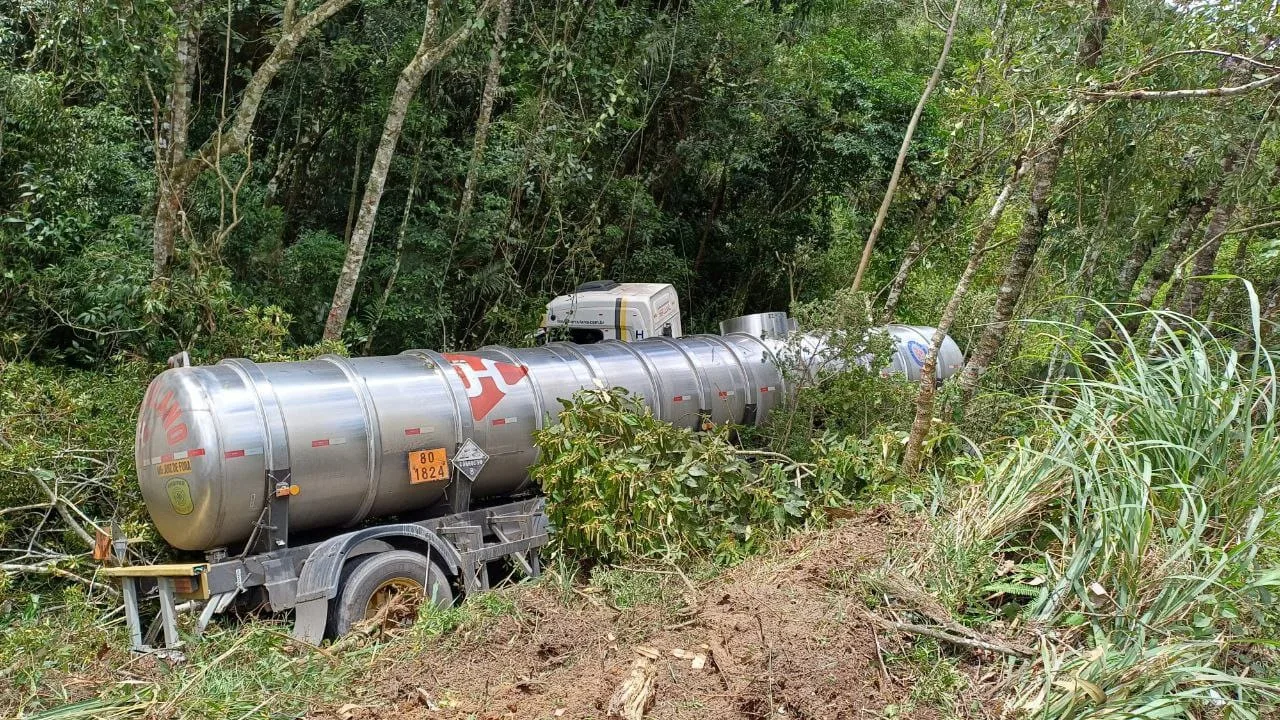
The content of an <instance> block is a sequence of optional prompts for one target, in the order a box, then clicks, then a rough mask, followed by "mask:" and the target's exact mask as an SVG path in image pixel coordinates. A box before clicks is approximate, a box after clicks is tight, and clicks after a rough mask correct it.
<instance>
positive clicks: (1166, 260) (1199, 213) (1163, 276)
mask: <svg viewBox="0 0 1280 720" xmlns="http://www.w3.org/2000/svg"><path fill="white" fill-rule="evenodd" d="M1220 182H1221V181H1219V184H1215V186H1214V188H1213V189H1212V190H1210V192H1209V193H1208V194H1206V195H1205V197H1202V198H1200V199H1199V200H1196V201H1195V202H1193V203H1191V204H1190V205H1189V206H1188V207H1187V214H1186V215H1185V216H1183V218H1182V222H1181V223H1179V224H1178V229H1177V230H1175V231H1174V233H1173V235H1172V236H1171V237H1170V238H1169V244H1168V246H1167V247H1165V250H1164V255H1163V256H1161V258H1160V262H1159V264H1157V265H1156V266H1155V267H1154V268H1152V269H1151V275H1150V276H1149V277H1148V278H1147V282H1146V284H1145V285H1143V286H1142V291H1141V292H1139V293H1138V297H1136V298H1134V300H1133V304H1134V305H1136V306H1137V307H1136V308H1134V309H1133V312H1131V313H1128V315H1127V316H1126V317H1125V318H1124V320H1123V321H1122V322H1121V327H1122V328H1124V332H1125V336H1126V338H1127V337H1129V336H1132V335H1133V334H1134V333H1135V332H1137V330H1138V327H1139V326H1141V325H1142V318H1143V316H1142V314H1141V311H1142V310H1147V309H1150V308H1151V303H1153V302H1154V301H1155V299H1156V295H1158V294H1160V289H1161V288H1162V287H1164V284H1165V283H1166V282H1168V281H1169V278H1170V277H1172V276H1173V269H1174V268H1175V267H1177V266H1178V263H1179V262H1181V260H1182V255H1183V253H1185V252H1186V250H1187V245H1188V244H1189V243H1190V241H1191V236H1192V235H1194V234H1195V232H1196V228H1198V227H1200V223H1201V222H1202V221H1203V220H1204V216H1205V215H1206V214H1208V212H1209V207H1210V206H1211V205H1213V202H1214V198H1215V197H1217V190H1218V187H1220Z"/></svg>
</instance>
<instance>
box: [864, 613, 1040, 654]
mask: <svg viewBox="0 0 1280 720" xmlns="http://www.w3.org/2000/svg"><path fill="white" fill-rule="evenodd" d="M867 617H869V618H870V619H871V621H872V622H874V623H876V624H878V625H880V627H882V628H884V629H886V630H896V631H897V632H904V633H911V634H913V635H923V636H925V637H930V638H933V639H934V640H939V641H941V642H945V643H951V644H952V645H961V646H963V647H967V648H973V649H975V650H986V651H987V652H993V653H1000V654H1001V655H1009V656H1011V657H1018V658H1027V657H1034V656H1035V653H1034V652H1032V651H1031V650H1029V649H1027V648H1018V647H1011V646H1009V645H1001V644H999V643H995V642H989V641H987V640H978V639H976V638H969V637H961V636H959V635H953V634H951V633H949V632H946V631H945V630H939V629H937V628H931V627H925V626H924V625H912V624H911V623H903V622H894V621H893V620H885V619H884V618H882V617H880V616H879V615H876V614H875V613H867Z"/></svg>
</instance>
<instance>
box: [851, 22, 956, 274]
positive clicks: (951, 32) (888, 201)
mask: <svg viewBox="0 0 1280 720" xmlns="http://www.w3.org/2000/svg"><path fill="white" fill-rule="evenodd" d="M962 2H964V0H956V4H955V7H953V8H952V9H951V24H950V25H949V26H948V27H947V36H946V39H944V40H943V41H942V52H941V53H940V54H939V55H938V64H937V65H935V66H934V67H933V74H932V75H930V76H929V82H927V83H926V84H925V86H924V91H923V92H921V93H920V99H919V100H918V101H917V102H916V109H915V110H914V111H913V112H912V113H911V121H910V122H908V123H907V132H906V133H905V134H904V135H903V136H902V146H901V147H899V148H898V159H897V160H896V161H894V163H893V174H891V175H890V176H889V187H887V188H885V191H884V199H883V200H882V201H880V209H879V210H878V211H877V212H876V219H875V222H873V223H872V224H871V234H870V235H868V236H867V242H866V244H865V245H863V246H862V258H861V259H859V260H858V270H857V272H856V273H855V274H854V276H853V291H854V292H857V291H858V288H859V287H861V286H862V276H863V275H865V274H866V272H867V266H868V265H870V264H871V251H872V250H874V249H875V246H876V239H877V238H879V237H880V231H881V230H882V229H883V228H884V223H885V220H886V219H887V218H888V217H889V206H890V205H892V204H893V194H894V192H895V191H897V189H898V180H899V179H901V178H902V167H903V165H905V164H906V162H907V151H908V150H910V149H911V138H912V137H913V136H914V135H915V134H916V126H917V125H919V124H920V116H921V115H923V114H924V108H925V105H926V104H927V103H928V102H929V96H930V95H932V94H933V90H934V88H936V87H937V86H938V80H939V79H940V78H941V77H942V70H943V68H945V67H946V65H947V56H948V55H950V54H951V42H952V40H954V39H955V36H956V23H957V22H958V21H959V19H960V4H961V3H962Z"/></svg>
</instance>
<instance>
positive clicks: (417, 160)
mask: <svg viewBox="0 0 1280 720" xmlns="http://www.w3.org/2000/svg"><path fill="white" fill-rule="evenodd" d="M425 141H426V135H425V134H424V135H423V136H422V137H421V138H419V140H418V147H417V149H416V150H415V151H414V154H413V172H412V173H411V174H410V175H409V194H408V195H406V196H405V199H404V215H402V216H401V217H400V233H399V234H398V235H397V236H396V259H395V262H393V263H392V264H391V274H390V275H388V276H387V286H386V287H384V288H383V289H382V297H381V298H379V300H378V310H377V312H376V313H374V316H373V322H372V323H370V324H369V338H368V339H367V340H365V343H364V354H365V355H368V354H369V351H370V350H371V349H372V348H373V336H374V335H376V334H377V333H378V323H380V322H382V313H383V312H385V311H386V309H387V301H388V300H390V299H391V289H392V288H394V287H395V286H396V278H397V277H398V276H399V275H400V261H401V260H402V259H403V258H404V235H405V232H407V231H408V229H409V214H410V212H411V211H412V210H413V198H414V197H415V196H416V195H417V194H418V171H419V170H421V169H422V145H423V143H424V142H425Z"/></svg>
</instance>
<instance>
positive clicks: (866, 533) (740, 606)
mask: <svg viewBox="0 0 1280 720" xmlns="http://www.w3.org/2000/svg"><path fill="white" fill-rule="evenodd" d="M909 535H910V533H909V532H908V531H906V530H904V528H903V526H902V524H901V522H899V521H897V520H895V519H894V518H893V517H892V515H891V514H890V513H889V512H888V511H887V510H881V511H878V512H871V513H865V514H861V515H858V516H856V517H854V518H851V519H848V520H844V521H842V522H840V523H839V524H838V525H837V526H836V527H834V528H832V529H830V530H828V531H825V532H823V533H814V534H808V535H802V536H797V537H795V538H794V539H792V540H790V541H789V542H786V543H784V544H783V545H782V546H780V547H778V548H777V550H776V551H775V552H774V553H771V554H769V555H766V556H762V557H757V558H753V559H752V560H750V561H748V562H746V563H743V564H742V565H740V566H738V567H736V568H734V569H732V570H730V571H728V572H726V573H724V574H722V575H720V576H719V577H717V578H715V579H714V580H711V581H709V582H707V583H705V584H703V585H701V586H699V585H696V584H693V583H689V584H688V586H685V584H684V581H683V580H682V579H681V578H679V577H674V578H673V581H674V582H676V583H678V584H679V587H681V588H682V590H680V591H679V592H680V593H681V594H683V595H684V598H683V607H680V605H681V603H680V602H676V603H674V605H676V606H677V607H675V608H671V607H669V606H668V607H657V606H652V605H651V606H638V607H635V608H632V609H629V610H625V611H618V610H616V609H613V608H611V607H609V606H607V605H606V604H605V603H604V602H603V601H602V600H601V599H600V598H599V597H596V596H592V595H587V594H586V593H579V597H576V598H574V600H571V601H570V602H565V601H564V600H563V598H561V597H560V596H559V595H558V594H556V593H557V592H558V591H557V590H555V589H553V588H551V587H536V588H530V589H524V590H521V591H519V592H514V593H512V597H513V599H514V602H515V604H516V609H515V612H512V613H510V614H507V615H504V616H502V617H500V618H498V619H497V620H496V621H493V622H489V623H485V624H484V625H483V626H476V627H470V628H466V627H464V628H463V629H462V632H461V633H459V634H455V636H454V637H452V639H449V640H442V641H441V647H440V648H439V650H438V651H435V650H433V651H431V652H428V653H423V654H420V655H417V656H414V657H406V658H399V659H396V660H394V662H392V664H391V665H390V667H387V666H386V665H381V666H380V670H379V674H378V675H377V677H371V678H369V680H368V682H367V683H364V684H361V685H358V686H357V687H360V688H361V690H359V691H357V692H356V693H354V694H353V696H352V697H351V698H349V699H348V700H347V701H346V702H344V703H342V704H341V705H336V706H334V707H329V708H321V709H317V712H316V713H315V714H314V715H315V716H316V717H321V718H325V719H326V720H369V719H373V718H423V719H426V718H430V719H433V720H434V719H437V718H478V719H484V720H497V719H499V718H503V719H505V718H558V717H559V718H602V717H605V716H606V715H607V710H608V707H609V702H610V698H611V697H612V696H613V695H614V693H615V691H616V690H617V688H618V687H619V685H620V684H621V683H623V681H624V680H625V679H626V678H627V677H628V675H629V673H630V672H631V671H632V668H633V666H634V665H635V664H636V663H637V660H638V658H640V657H641V654H640V653H642V652H647V653H650V654H654V655H656V657H657V660H654V661H649V664H650V665H651V666H652V667H653V669H654V671H655V672H654V673H653V693H652V700H651V704H650V705H649V707H648V709H647V711H646V712H645V715H644V717H645V718H653V719H654V720H661V719H663V718H718V719H728V718H861V717H878V716H886V715H888V716H896V717H913V718H933V717H936V716H937V712H936V711H935V710H934V709H932V708H929V707H926V706H924V705H922V704H913V703H909V702H907V700H908V695H909V693H910V690H911V685H912V682H911V681H910V680H909V679H903V678H902V677H900V675H901V673H891V672H889V671H888V670H887V669H886V665H885V663H884V661H883V656H884V654H885V653H884V652H882V649H885V648H887V647H888V646H887V644H886V643H888V642H890V640H889V639H887V638H885V637H883V635H881V634H877V633H875V632H873V630H872V628H871V626H870V625H869V624H868V623H867V621H866V620H864V619H863V616H862V614H861V609H862V607H863V604H862V599H861V598H860V597H857V595H856V592H851V591H849V590H848V589H847V579H848V578H850V577H853V576H856V574H857V573H858V572H859V570H860V569H862V568H863V567H864V566H866V564H867V563H870V562H875V561H877V560H878V559H879V558H880V557H881V556H882V554H883V552H884V550H885V548H886V547H888V546H889V544H890V543H896V542H907V541H909V537H908V536H909ZM842 578H843V579H844V582H842ZM668 605H671V603H668ZM894 642H899V641H898V640H895V641H894ZM637 647H639V648H640V651H639V652H638V651H637V650H636V648H637ZM673 651H682V652H678V653H677V654H679V655H682V656H683V657H677V656H676V654H673ZM698 655H702V656H703V659H702V660H700V659H699V658H698ZM640 662H641V663H644V662H646V661H640ZM695 665H700V666H701V667H700V669H695V667H694V666H695ZM642 674H643V673H642ZM890 706H893V707H890ZM886 708H889V710H888V712H886Z"/></svg>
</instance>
